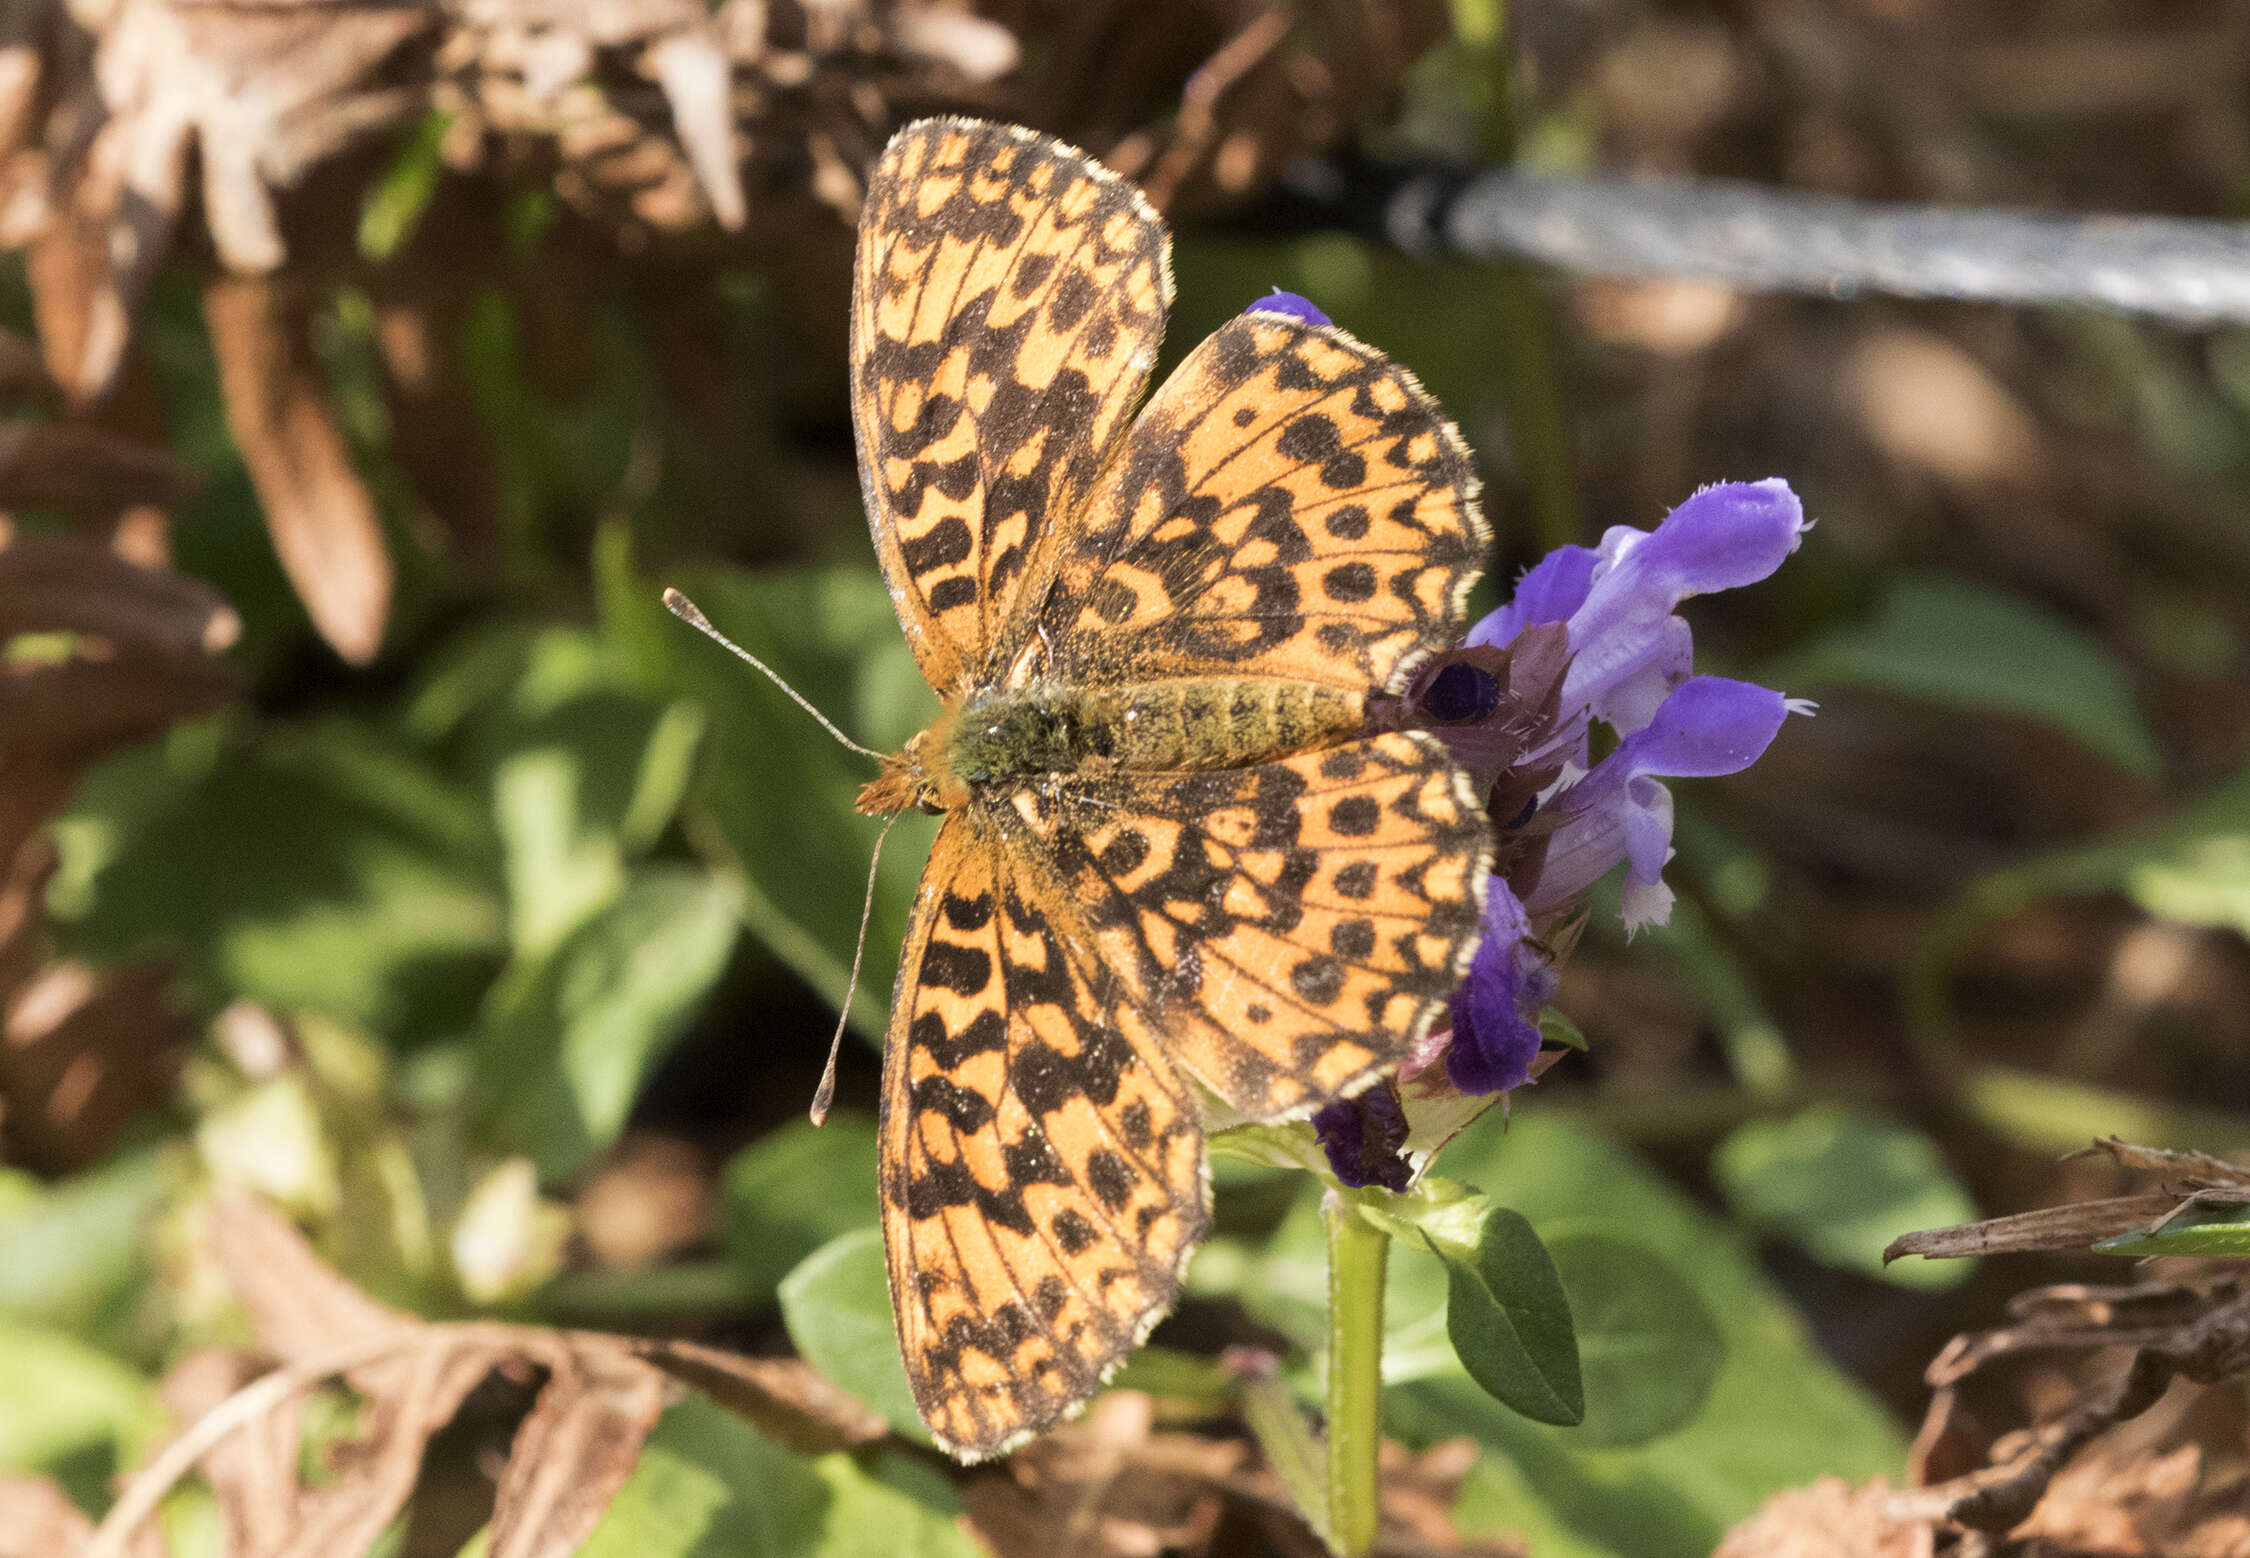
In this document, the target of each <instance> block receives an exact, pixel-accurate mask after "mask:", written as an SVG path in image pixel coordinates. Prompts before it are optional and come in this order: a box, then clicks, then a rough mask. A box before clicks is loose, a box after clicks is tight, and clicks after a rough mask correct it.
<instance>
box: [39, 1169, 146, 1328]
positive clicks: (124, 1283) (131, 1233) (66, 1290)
mask: <svg viewBox="0 0 2250 1558" xmlns="http://www.w3.org/2000/svg"><path fill="white" fill-rule="evenodd" d="M167 1165H168V1159H167V1157H166V1155H165V1153H164V1152H163V1151H162V1150H161V1149H156V1148H151V1149H148V1150H145V1151H140V1152H135V1153H131V1154H129V1155H127V1156H124V1157H120V1158H117V1159H114V1160H113V1161H111V1162H108V1163H105V1164H103V1165H101V1166H100V1167H99V1168H95V1169H91V1170H89V1171H87V1172H85V1173H81V1174H75V1175H72V1176H71V1177H70V1178H68V1179H64V1180H60V1181H57V1182H56V1183H55V1184H54V1185H52V1186H41V1185H38V1184H37V1182H36V1181H30V1179H29V1176H28V1175H27V1176H24V1178H25V1180H26V1181H29V1183H27V1184H26V1185H25V1186H24V1187H23V1188H24V1189H25V1190H26V1191H27V1193H26V1194H24V1195H23V1196H22V1197H21V1198H20V1199H19V1198H16V1197H11V1198H10V1202H9V1205H8V1206H7V1208H6V1210H4V1211H0V1314H5V1315H10V1316H13V1317H15V1318H16V1319H20V1320H37V1321H43V1322H45V1323H47V1324H50V1325H59V1326H65V1327H68V1328H71V1329H73V1330H81V1331H83V1330H87V1329H90V1328H91V1327H92V1326H94V1325H95V1324H96V1323H97V1322H98V1321H100V1320H102V1319H110V1318H122V1316H120V1315H119V1314H118V1313H117V1312H118V1311H119V1310H120V1309H121V1308H122V1307H123V1306H125V1305H126V1304H129V1303H130V1302H131V1293H130V1291H129V1290H130V1289H131V1288H133V1287H134V1286H135V1285H136V1284H137V1283H138V1282H140V1281H141V1280H142V1279H143V1278H144V1276H145V1273H146V1262H145V1259H144V1257H143V1253H142V1243H141V1224H142V1221H143V1219H145V1218H146V1217H147V1216H148V1215H149V1213H150V1211H151V1210H152V1209H153V1208H154V1207H155V1205H156V1203H157V1198H158V1197H159V1196H161V1195H162V1194H163V1193H164V1190H165V1187H166V1183H167V1181H168V1179H169V1178H170V1175H169V1174H168V1172H167ZM16 1172H17V1171H15V1170H9V1171H7V1173H8V1176H9V1178H10V1180H11V1181H13V1180H14V1179H15V1176H16Z"/></svg>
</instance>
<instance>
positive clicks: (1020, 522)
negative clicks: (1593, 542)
mask: <svg viewBox="0 0 2250 1558" xmlns="http://www.w3.org/2000/svg"><path fill="white" fill-rule="evenodd" d="M1171 291H1172V284H1171V267H1170V253H1169V238H1168V236H1167V234H1166V231H1165V227H1164V224H1163V222H1162V220H1161V219H1160V218H1159V217H1158V216H1157V215H1156V213H1155V212H1154V211H1153V210H1151V209H1150V207H1149V206H1148V204H1147V202H1146V201H1145V200H1144V199H1143V198H1142V196H1141V195H1140V193H1139V192H1138V191H1137V190H1135V189H1134V188H1133V187H1132V186H1131V185H1129V184H1128V183H1126V182H1124V181H1123V180H1121V179H1119V178H1117V177H1116V176H1115V175H1113V174H1111V173H1110V172H1108V171H1107V170H1105V169H1104V168H1103V167H1102V166H1101V165H1100V164H1098V163H1097V162H1095V161H1094V160H1093V159H1092V158H1090V157H1088V156H1087V155H1085V154H1084V153H1082V152H1079V151H1077V150H1074V149H1073V148H1071V147H1068V146H1065V145H1063V144H1061V143H1059V142H1057V141H1054V140H1051V139H1048V138H1046V137H1044V136H1040V135H1037V134H1035V133H1033V132H1031V131H1029V130H1024V129H1019V128H1014V127H1010V126H1003V125H994V124H985V123H979V122H975V121H971V120H964V119H932V120H925V121H922V122H919V123H916V124H912V125H909V126H908V127H907V128H905V129H904V130H902V131H900V132H899V134H898V135H897V137H896V138H895V139H893V140H892V142H891V143H890V145H889V147H888V149H887V150H886V151H885V152H884V154H883V156H882V158H881V160H880V162H879V164H878V165H877V167H876V168H875V170H874V173H873V175H872V177H871V179H870V182H869V188H868V194H867V200H866V204H865V208H864V214H863V215H862V217H861V220H860V224H859V236H858V248H857V253H856V259H855V265H854V273H853V300H852V319H851V375H852V377H851V396H852V414H853V422H854V431H855V433H856V437H857V443H858V450H859V466H860V479H861V485H862V488H863V491H864V495H865V499H866V506H867V512H868V516H869V523H870V527H871V528H872V530H873V532H874V538H875V547H876V551H877V553H878V555H879V557H880V559H881V563H882V569H883V574H884V578H885V580H886V582H887V583H888V585H889V588H890V595H891V599H892V602H893V604H894V605H895V606H896V608H897V611H898V618H899V624H900V626H901V627H902V628H903V629H904V631H905V634H906V639H907V642H908V644H909V645H910V646H911V648H912V650H913V653H914V657H915V660H916V662H917V663H918V664H919V666H920V668H921V671H922V674H923V675H924V676H925V677H926V678H927V679H928V681H929V683H930V686H931V687H932V688H933V689H934V690H935V691H936V692H937V694H938V696H939V699H940V702H941V710H942V711H941V712H940V713H939V715H938V716H937V718H936V719H935V720H934V721H933V722H932V723H931V724H930V726H929V727H928V728H927V729H925V730H924V731H922V732H921V733H920V734H919V735H917V736H916V737H915V738H914V739H913V740H912V741H910V742H908V743H907V745H906V747H905V749H904V750H903V751H901V752H898V753H895V754H892V755H890V756H888V757H886V758H885V759H884V760H883V767H882V770H881V772H880V774H879V775H878V776H877V777H876V778H875V779H874V780H872V781H870V782H869V783H868V785H867V786H866V788H865V789H864V790H863V791H862V792H861V795H860V799H859V806H860V809H861V810H862V811H865V812H869V813H874V814H886V813H897V812H900V811H903V810H906V809H908V808H919V809H921V810H924V811H929V812H938V813H942V814H943V815H944V822H943V823H942V825H941V826H940V828H939V830H938V833H937V837H936V841H935V842H934V844H933V845H932V847H931V851H930V856H929V863H928V865H927V866H926V868H925V869H924V872H923V875H922V883H921V887H920V890H919V891H918V893H917V894H916V897H915V900H914V907H913V913H912V917H911V922H910V926H909V929H908V932H907V936H906V941H905V947H904V951H903V954H902V956H901V959H900V964H899V973H898V983H897V986H896V990H895V993H894V996H893V1001H892V1011H891V1019H890V1026H889V1030H888V1034H887V1038H886V1045H885V1056H884V1064H883V1083H882V1110H881V1197H882V1209H883V1231H884V1238H885V1247H886V1250H887V1256H888V1262H889V1273H890V1285H891V1299H892V1304H893V1307H894V1310H895V1312H896V1316H897V1321H898V1335H899V1343H900V1348H901V1351H902V1353H903V1355H904V1358H905V1362H906V1373H907V1377H908V1379H909V1381H910V1382H911V1384H912V1387H913V1393H914V1399H915V1402H916V1404H917V1405H918V1407H919V1408H920V1410H921V1414H922V1417H923V1419H924V1420H925V1421H926V1422H927V1423H928V1425H929V1428H930V1431H931V1433H932V1434H933V1436H934V1437H935V1438H936V1439H937V1441H938V1443H939V1444H940V1445H942V1446H943V1447H944V1448H945V1449H947V1450H948V1451H950V1452H951V1453H952V1454H954V1455H955V1456H957V1457H959V1458H961V1459H963V1460H976V1459H981V1458H984V1457H987V1456H991V1455H996V1454H1000V1453H1002V1452H1004V1451H1006V1450H1008V1449H1010V1448H1011V1447H1013V1446H1014V1445H1016V1444H1018V1443H1020V1442H1021V1441H1022V1440H1024V1439H1025V1438H1027V1437H1029V1436H1031V1435H1032V1434H1035V1433H1037V1432H1038V1431H1040V1430H1042V1429H1044V1428H1047V1427H1048V1426H1050V1425H1052V1424H1054V1423H1055V1422H1057V1421H1059V1420H1060V1419H1062V1418H1063V1417H1065V1416H1067V1415H1068V1414H1069V1413H1070V1412H1072V1411H1073V1410H1075V1409H1076V1408H1077V1407H1078V1406H1080V1405H1082V1404H1083V1403H1084V1402H1085V1401H1086V1400H1087V1398H1088V1397H1090V1396H1091V1395H1092V1394H1093V1393H1094V1391H1095V1390H1096V1389H1098V1388H1099V1386H1100V1384H1101V1382H1102V1380H1103V1379H1104V1378H1105V1377H1106V1376H1107V1375H1108V1374H1109V1373H1110V1372H1111V1371H1113V1370H1114V1369H1115V1368H1116V1366H1117V1365H1118V1364H1119V1363H1120V1362H1121V1361H1122V1360H1123V1359H1124V1358H1125V1356H1126V1355H1127V1354H1128V1353H1129V1352H1130V1351H1131V1350H1132V1349H1133V1348H1134V1347H1136V1346H1138V1345H1139V1344H1140V1342H1141V1341H1142V1339H1143V1338H1144V1337H1145V1336H1146V1335H1147V1333H1148V1331H1149V1329H1150V1327H1151V1326H1153V1325H1154V1324H1155V1323H1156V1321H1157V1320H1158V1319H1160V1318H1161V1317H1162V1316H1163V1315H1164V1314H1165V1313H1166V1312H1167V1311H1168V1310H1169V1309H1170V1308H1171V1306H1172V1304H1173V1302H1174V1300H1175V1298H1176V1297H1177V1295H1178V1292H1179V1286H1180V1278H1181V1273H1182V1269H1183V1267H1184V1266H1185V1264H1186V1261H1187V1259H1188V1256H1189V1254H1190V1253H1191V1251H1192V1250H1193V1249H1194V1247H1195V1244H1196V1241H1197V1240H1198V1239H1199V1238H1200V1237H1201V1236H1202V1234H1203V1233H1204V1231H1205V1229H1206V1227H1207V1226H1208V1216H1209V1212H1208V1208H1209V1199H1210V1198H1209V1176H1208V1172H1207V1168H1206V1163H1205V1143H1204V1126H1203V1119H1202V1108H1201V1101H1200V1093H1208V1094H1210V1095H1212V1096H1215V1097H1216V1098H1217V1099H1218V1100H1220V1101H1222V1102H1223V1103H1224V1104H1225V1105H1226V1106H1227V1107H1228V1108H1230V1109H1231V1110H1233V1111H1234V1112H1235V1113H1236V1114H1238V1115H1240V1116H1242V1117H1243V1118H1246V1119H1249V1120H1258V1121H1273V1120H1286V1119H1294V1118H1301V1117H1303V1116H1305V1115H1307V1114H1309V1113H1311V1112H1312V1111H1313V1110H1314V1109H1316V1108H1317V1107H1319V1106H1320V1105H1322V1104H1325V1103H1329V1102H1331V1101H1333V1100H1335V1099H1337V1098H1340V1097H1345V1096H1348V1095H1350V1094H1353V1093H1355V1092H1358V1091H1360V1090H1361V1089H1363V1088H1365V1087H1367V1086H1369V1085H1370V1084H1372V1083H1373V1082H1375V1081H1376V1080H1377V1079H1379V1078H1380V1077H1381V1076H1382V1075H1383V1074H1384V1073H1385V1072H1386V1071H1388V1070H1390V1069H1392V1068H1395V1067H1396V1066H1397V1064H1398V1063H1399V1061H1400V1060H1401V1059H1402V1058H1403V1057H1404V1056H1405V1055H1406V1054H1407V1052H1408V1051H1409V1050H1410V1049H1411V1048H1412V1047H1413V1045H1414V1044H1415V1043H1416V1042H1417V1041H1418V1040H1420V1039H1421V1038H1422V1037H1423V1036H1424V1035H1425V1033H1426V1032H1427V1031H1428V1030H1429V1029H1430V1027H1431V1025H1432V1024H1433V1022H1434V1021H1435V1020H1436V1018H1437V1016H1438V1014H1439V1013H1440V1012H1441V1011H1442V1010H1444V1009H1445V1005H1446V1002H1447V998H1448V996H1449V995H1450V993H1451V991H1452V990H1453V988H1454V986H1455V985H1456V984H1457V983H1458V982H1459V980H1460V977H1461V975H1462V973H1463V972H1464V970H1465V968H1466V966H1467V963H1468V959H1469V956H1470V954H1471V953H1472V952H1473V951H1474V948H1475V943H1476V940H1477V936H1478V931H1479V913H1480V908H1481V904H1482V900H1483V894H1484V883H1485V878H1486V875H1487V872H1488V869H1489V853H1490V845H1489V842H1488V838H1487V832H1486V827H1485V824H1484V821H1483V818H1482V813H1481V811H1480V808H1479V806H1478V804H1477V799H1476V797H1475V795H1474V794H1473V793H1472V790H1471V786H1470V781H1469V779H1468V777H1467V775H1466V774H1465V773H1464V772H1463V771H1462V769H1461V768H1460V767H1459V766H1458V765H1457V764H1456V763H1455V762H1454V761H1453V759H1452V758H1451V757H1450V756H1449V755H1448V753H1447V751H1446V749H1445V747H1444V746H1443V744H1441V743H1440V742H1439V741H1438V740H1437V739H1435V738H1434V737H1432V736H1430V735H1428V734H1427V733H1424V732H1419V731H1411V730H1407V731H1400V730H1388V731H1383V730H1371V726H1370V709H1371V705H1372V704H1373V703H1374V702H1375V701H1376V700H1378V699H1380V698H1383V697H1385V696H1395V695H1397V694H1399V693H1400V692H1401V691H1402V690H1403V689H1404V688H1405V686H1406V683H1407V679H1408V678H1409V676H1410V675H1411V673H1412V671H1413V669H1414V667H1415V666H1416V664H1417V663H1418V662H1419V661H1420V660H1422V659H1424V658H1426V657H1427V656H1428V655H1429V654H1431V653H1432V652H1434V651H1436V650H1437V649H1439V648H1441V647H1443V646H1445V645H1447V644H1449V643H1450V642H1452V641H1453V640H1454V639H1455V638H1457V637H1458V634H1459V631H1460V628H1461V625H1462V620H1463V604H1464V600H1465V597H1466V595H1467V592H1468V589H1469V586H1470V585H1471V584H1472V583H1473V582H1474V580H1475V578H1476V576H1477V571H1478V565H1479V562H1480V559H1481V558H1482V556H1483V553H1484V550H1485V547H1486V544H1487V534H1486V531H1485V528H1484V524H1483V521H1482V519H1481V518H1480V516H1479V514H1478V511H1477V505H1476V480H1475V476H1474V474H1473V471H1472V467H1471V464H1470V461H1469V457H1468V453H1467V450H1466V449H1465V447H1464V446H1463V444H1462V442H1461V440H1460V438H1459V436H1458V435H1457V433H1456V432H1455V431H1454V429H1453V427H1452V425H1451V424H1450V423H1449V422H1447V421H1446V419H1445V417H1444V415H1443V413H1442V412H1440V411H1439V410H1438V408H1437V406H1436V405H1435V404H1434V403H1433V402H1432V401H1431V400H1430V398H1429V397H1428V396H1427V395H1426V394H1424V393H1423V391H1422V390H1421V388H1420V386H1419V385H1417V384H1416V382H1415V381H1414V379H1413V377H1412V376H1411V375H1409V374H1408V373H1406V372H1405V371H1404V370H1403V369H1401V368H1399V367H1397V366H1395V365H1393V364H1392V363H1390V362H1389V361H1387V360H1386V359H1385V358H1384V357H1383V356H1382V355H1381V354H1380V353H1378V352H1376V351H1374V350H1373V349H1371V348H1369V347H1367V346H1364V345H1362V344H1361V343H1360V342H1358V341H1356V340H1354V339H1352V338H1351V337H1350V336H1349V335H1346V334H1345V333H1344V332H1343V331H1341V330H1339V329H1336V328H1334V327H1332V326H1326V325H1318V324H1311V323H1307V322H1305V321H1303V320H1300V319H1296V318H1291V317H1287V316H1285V315H1283V314H1280V313H1268V312H1257V313H1250V314H1246V315H1243V316H1241V317H1239V318H1236V319H1235V320H1233V321H1232V322H1230V323H1228V324H1226V325H1224V326H1222V327H1221V328H1220V329H1219V330H1218V331H1216V332H1215V333H1214V334H1212V335H1211V336H1210V337H1209V338H1208V339H1207V340H1205V341H1204V342H1203V343H1202V344H1201V345H1200V346H1198V347H1196V348H1195V350H1194V351H1192V352H1191V353H1189V354H1188V356H1187V358H1186V360H1185V361H1183V362H1182V363H1181V364H1180V366H1179V367H1178V369H1177V370H1176V371H1175V372H1174V373H1173V374H1172V375H1171V376H1170V378H1168V379H1167V380H1166V381H1165V383H1164V384H1163V386H1162V387H1161V388H1159V389H1158V390H1157V391H1156V393H1155V395H1154V396H1153V397H1152V398H1151V399H1150V400H1149V402H1148V404H1147V405H1146V406H1145V407H1143V408H1141V409H1140V410H1139V413H1138V415H1137V416H1136V415H1135V407H1136V404H1137V403H1138V402H1139V400H1140V398H1141V395H1142V392H1143V390H1144V389H1145V388H1146V385H1147V382H1148V379H1149V376H1150V371H1151V368H1152V366H1153V364H1154V362H1155V359H1156V353H1157V346H1158V342H1159V340H1160V338H1161V336H1162V334H1163V330H1164V319H1165V311H1166V309H1167V307H1168V306H1169V304H1170V302H1171Z"/></svg>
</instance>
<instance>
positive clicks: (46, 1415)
mask: <svg viewBox="0 0 2250 1558" xmlns="http://www.w3.org/2000/svg"><path fill="white" fill-rule="evenodd" d="M0 1401H4V1402H6V1403H7V1410H6V1411H4V1412H0V1474H6V1473H16V1472H24V1473H31V1472H41V1471H63V1472H66V1473H70V1472H82V1473H87V1474H88V1475H86V1476H84V1477H83V1479H81V1477H79V1476H75V1475H74V1476H71V1477H70V1479H69V1480H71V1481H73V1482H77V1481H80V1480H84V1481H86V1482H88V1483H90V1484H91V1485H90V1486H89V1487H87V1488H85V1489H84V1491H85V1492H88V1493H92V1494H94V1495H96V1496H99V1495H100V1494H101V1493H102V1492H103V1490H104V1484H105V1483H106V1481H107V1479H108V1477H109V1475H110V1474H111V1473H113V1472H115V1471H117V1470H119V1469H121V1468H122V1467H124V1466H125V1465H127V1464H129V1463H130V1462H131V1461H132V1460H133V1458H134V1457H135V1456H136V1455H137V1454H138V1452H139V1451H141V1450H142V1449H143V1448H145V1447H146V1446H147V1445H148V1444H150V1443H151V1442H152V1441H153V1440H154V1439H155V1438H156V1436H158V1435H160V1434H162V1433H163V1432H165V1429H166V1421H165V1413H164V1409H163V1407H162V1406H160V1405H159V1404H158V1402H157V1399H156V1390H155V1387H154V1386H152V1385H151V1384H150V1383H149V1382H148V1381H147V1380H145V1379H143V1378H142V1377H141V1376H140V1375H139V1374H138V1373H136V1372H134V1371H133V1370H132V1369H131V1368H128V1367H127V1366H126V1365H125V1364H123V1363H120V1362H119V1361H118V1360H117V1359H115V1358H112V1357H110V1356H109V1355H108V1354H107V1353H104V1352H97V1351H96V1350H95V1349H93V1348H91V1347H89V1346H87V1345H86V1344H85V1343H84V1342H82V1341H79V1340H78V1339H77V1338H76V1337H74V1336H71V1335H69V1334H67V1333H65V1332H62V1331H50V1330H47V1329H46V1328H44V1327H41V1326H31V1325H17V1324H14V1323H12V1322H7V1321H0ZM94 1463H99V1464H98V1465H97V1464H94Z"/></svg>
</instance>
